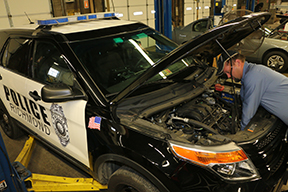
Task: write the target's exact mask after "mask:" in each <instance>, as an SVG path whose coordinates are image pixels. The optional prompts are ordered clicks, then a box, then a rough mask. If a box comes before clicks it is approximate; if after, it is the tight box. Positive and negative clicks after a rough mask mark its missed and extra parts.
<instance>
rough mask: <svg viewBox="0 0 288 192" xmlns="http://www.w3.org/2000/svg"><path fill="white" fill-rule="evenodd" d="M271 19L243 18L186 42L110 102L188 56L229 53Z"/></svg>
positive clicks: (257, 15) (256, 15) (264, 16)
mask: <svg viewBox="0 0 288 192" xmlns="http://www.w3.org/2000/svg"><path fill="white" fill-rule="evenodd" d="M270 16H271V14H270V13H267V12H264V13H252V14H250V15H245V16H243V17H239V18H236V19H235V20H232V21H229V22H228V23H225V24H223V25H221V26H218V27H216V28H214V29H212V30H210V31H208V32H206V33H204V34H203V35H201V36H198V37H197V38H194V39H192V40H190V41H188V42H186V43H185V44H183V45H181V46H179V47H178V48H176V49H174V50H173V51H171V52H170V53H169V54H167V55H166V56H165V57H163V58H162V59H161V60H159V61H158V62H156V63H155V64H154V65H153V66H152V67H151V68H149V69H148V70H147V71H146V72H145V73H143V75H141V76H140V77H139V78H138V79H136V80H135V81H134V82H133V83H131V84H130V85H129V86H128V87H127V88H126V89H124V90H123V91H122V92H120V93H119V94H118V95H117V96H116V97H115V98H114V99H113V100H112V102H111V104H116V103H118V102H119V101H120V100H122V99H123V98H125V97H126V96H127V95H129V94H130V93H131V92H133V91H134V90H135V89H137V88H139V87H140V86H141V85H142V84H143V83H145V82H146V81H147V80H149V79H150V78H151V77H153V76H154V75H156V74H158V73H159V72H160V71H162V70H164V69H165V68H166V67H168V66H169V65H170V64H172V63H174V62H176V61H178V60H179V59H182V58H184V57H186V56H189V55H197V56H199V55H200V56H201V57H203V58H213V57H216V56H217V55H219V54H220V53H221V52H222V51H223V49H222V48H224V49H229V48H230V47H232V46H233V45H235V44H237V43H238V42H240V41H241V40H242V39H244V38H245V37H247V36H248V35H250V34H251V33H253V32H254V31H255V30H258V29H259V28H260V27H261V26H262V25H263V24H264V23H266V22H267V21H268V20H269V18H270ZM221 47H222V48H221Z"/></svg>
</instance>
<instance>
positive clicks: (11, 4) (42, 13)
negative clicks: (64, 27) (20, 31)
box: [0, 0, 52, 28]
mask: <svg viewBox="0 0 288 192" xmlns="http://www.w3.org/2000/svg"><path fill="white" fill-rule="evenodd" d="M50 7H51V6H50V0H21V1H19V0H9V1H8V0H3V1H0V28H7V27H19V26H22V25H26V24H29V20H28V19H27V16H26V15H25V12H26V13H27V15H28V16H29V18H30V19H31V21H35V20H36V19H44V18H50V17H52V16H51V10H50V9H51V8H50ZM8 14H10V15H11V16H12V17H8V16H7V15H8Z"/></svg>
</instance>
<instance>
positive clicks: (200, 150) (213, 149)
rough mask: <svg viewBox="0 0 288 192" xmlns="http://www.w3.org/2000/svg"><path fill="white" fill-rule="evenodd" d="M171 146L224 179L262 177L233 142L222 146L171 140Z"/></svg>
mask: <svg viewBox="0 0 288 192" xmlns="http://www.w3.org/2000/svg"><path fill="white" fill-rule="evenodd" d="M170 147H171V149H172V152H173V153H174V155H175V156H177V157H178V158H181V159H183V160H186V161H190V162H191V163H194V164H198V165H200V166H205V167H207V168H210V169H212V170H213V171H214V172H215V173H217V174H218V175H219V176H220V177H222V178H224V179H228V180H248V179H257V178H259V177H260V176H259V173H258V172H257V169H256V168H255V166H254V165H253V163H252V162H251V160H250V159H249V158H248V157H247V155H246V154H245V152H244V151H243V150H242V149H241V148H240V147H238V146H237V145H236V144H235V143H233V142H230V143H228V144H224V145H220V146H198V145H189V144H184V143H180V142H174V141H170Z"/></svg>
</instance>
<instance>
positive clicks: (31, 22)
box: [24, 11, 34, 24]
mask: <svg viewBox="0 0 288 192" xmlns="http://www.w3.org/2000/svg"><path fill="white" fill-rule="evenodd" d="M24 13H25V15H26V17H27V18H28V20H29V22H30V24H34V22H33V21H31V19H30V18H29V16H28V15H27V13H26V12H25V11H24Z"/></svg>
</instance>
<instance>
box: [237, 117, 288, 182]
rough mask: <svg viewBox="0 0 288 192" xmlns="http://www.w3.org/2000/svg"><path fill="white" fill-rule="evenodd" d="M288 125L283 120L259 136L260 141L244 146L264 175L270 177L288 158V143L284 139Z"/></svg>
mask: <svg viewBox="0 0 288 192" xmlns="http://www.w3.org/2000/svg"><path fill="white" fill-rule="evenodd" d="M286 131H287V126H286V125H285V124H284V123H282V122H281V121H278V122H277V125H274V126H273V128H271V129H270V130H269V132H266V134H264V135H262V136H261V137H259V138H258V142H254V143H252V142H251V143H250V144H246V145H245V146H242V147H243V149H244V150H245V151H246V153H247V154H248V155H249V157H250V158H251V159H252V161H253V163H254V165H255V166H256V167H257V169H258V171H259V173H260V175H261V176H262V177H266V178H269V177H270V176H271V175H273V174H274V173H275V172H276V171H277V170H278V169H279V168H280V167H281V165H283V164H284V163H285V164H286V162H287V160H288V158H287V157H288V156H287V155H288V144H287V143H286V142H285V141H284V139H285V136H286Z"/></svg>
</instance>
